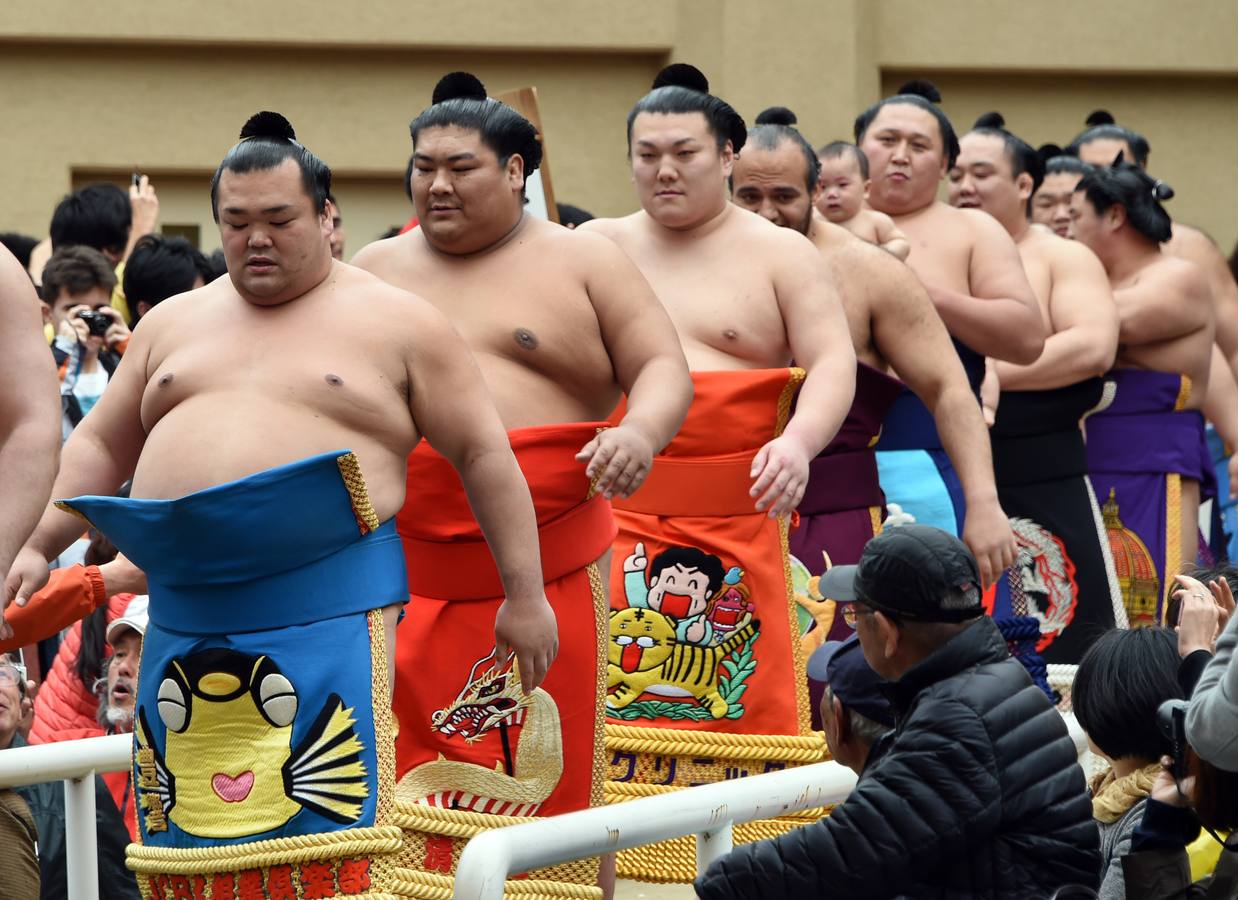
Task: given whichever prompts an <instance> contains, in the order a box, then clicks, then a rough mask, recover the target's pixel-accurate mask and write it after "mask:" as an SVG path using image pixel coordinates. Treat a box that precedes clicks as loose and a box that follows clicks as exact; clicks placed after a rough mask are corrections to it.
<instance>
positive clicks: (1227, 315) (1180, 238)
mask: <svg viewBox="0 0 1238 900" xmlns="http://www.w3.org/2000/svg"><path fill="white" fill-rule="evenodd" d="M1170 249H1171V252H1172V253H1173V255H1174V256H1177V257H1180V258H1181V259H1185V260H1188V261H1190V262H1193V263H1195V265H1197V266H1199V268H1200V269H1201V270H1202V271H1203V273H1204V276H1205V277H1206V278H1207V279H1208V286H1209V287H1210V288H1211V289H1212V303H1213V308H1214V313H1215V319H1216V342H1217V344H1219V345H1220V347H1221V352H1222V353H1224V354H1225V359H1226V361H1227V362H1228V364H1229V367H1230V369H1232V370H1233V372H1234V375H1235V377H1238V282H1235V281H1234V274H1233V272H1231V271H1230V269H1229V263H1228V262H1227V261H1226V259H1225V256H1224V255H1223V254H1222V253H1221V251H1220V250H1219V249H1218V248H1217V245H1216V244H1214V243H1213V242H1212V239H1211V238H1209V237H1208V236H1207V235H1206V234H1204V233H1203V232H1202V231H1199V230H1198V229H1196V228H1190V227H1188V226H1185V225H1177V224H1175V225H1174V240H1173V244H1172V247H1171V248H1170Z"/></svg>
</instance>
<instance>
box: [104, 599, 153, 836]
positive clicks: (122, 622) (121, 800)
mask: <svg viewBox="0 0 1238 900" xmlns="http://www.w3.org/2000/svg"><path fill="white" fill-rule="evenodd" d="M149 604H150V599H149V598H148V597H147V596H146V595H145V594H140V595H138V596H137V597H134V598H133V599H132V600H130V601H129V606H128V607H126V608H125V614H124V615H123V616H121V617H120V618H119V619H113V620H112V622H111V623H109V624H108V626H107V642H108V644H110V645H111V647H112V655H111V656H109V657H108V658H107V659H105V660H104V662H103V673H102V676H101V677H100V679H99V681H100V685H99V687H100V690H101V694H100V696H99V724H100V725H102V726H103V729H104V731H106V732H107V733H108V734H129V733H130V732H132V731H133V710H134V706H135V705H136V703H137V697H138V660H140V659H141V658H142V636H143V635H144V634H146V624H147V622H148V621H149V619H148V616H147V608H148V606H149ZM103 780H104V781H105V782H107V786H108V790H110V791H111V792H112V799H113V800H115V801H116V808H117V809H119V810H120V811H121V814H122V815H123V816H124V818H125V825H126V826H128V828H129V837H130V839H131V840H137V833H138V828H137V818H136V816H135V810H134V792H133V772H132V771H131V770H128V769H126V770H125V771H124V772H108V773H107V774H106V775H104V776H103Z"/></svg>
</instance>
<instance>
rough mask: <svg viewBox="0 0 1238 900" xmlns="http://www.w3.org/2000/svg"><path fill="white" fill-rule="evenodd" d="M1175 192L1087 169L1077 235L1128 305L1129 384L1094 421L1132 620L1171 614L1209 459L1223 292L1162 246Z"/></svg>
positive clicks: (1120, 383)
mask: <svg viewBox="0 0 1238 900" xmlns="http://www.w3.org/2000/svg"><path fill="white" fill-rule="evenodd" d="M1172 196H1173V191H1172V190H1171V189H1170V187H1169V185H1167V184H1165V183H1164V182H1163V181H1158V180H1155V179H1153V178H1152V177H1151V176H1149V175H1148V174H1147V173H1146V172H1145V171H1144V170H1143V169H1141V168H1140V167H1138V166H1136V165H1133V164H1132V163H1127V162H1119V163H1117V164H1116V165H1114V166H1105V167H1102V168H1098V169H1097V170H1096V171H1095V172H1093V173H1091V174H1090V175H1087V176H1085V177H1084V178H1083V180H1082V181H1080V182H1079V186H1078V188H1077V189H1076V191H1075V195H1074V198H1073V199H1072V200H1071V216H1072V218H1073V219H1074V225H1075V239H1076V240H1078V241H1079V242H1080V243H1082V244H1084V245H1085V246H1087V247H1088V248H1090V249H1091V250H1092V251H1093V252H1094V253H1095V254H1096V255H1097V256H1098V257H1100V261H1101V263H1102V265H1104V267H1105V271H1106V272H1107V273H1108V275H1109V285H1110V287H1111V288H1112V289H1113V297H1114V300H1115V301H1116V302H1117V307H1118V316H1119V323H1120V331H1119V335H1118V356H1117V364H1116V368H1115V369H1114V370H1113V372H1112V373H1111V378H1112V380H1113V381H1114V383H1115V384H1116V385H1117V393H1116V396H1115V398H1114V401H1113V403H1112V404H1110V405H1109V406H1108V407H1107V408H1105V409H1104V410H1102V411H1100V412H1098V413H1096V414H1094V415H1092V416H1089V417H1088V419H1087V422H1086V431H1087V457H1088V473H1089V475H1090V476H1091V479H1092V484H1093V485H1094V487H1095V488H1096V493H1097V495H1098V496H1099V497H1102V498H1105V509H1104V513H1105V520H1106V523H1105V524H1106V527H1107V528H1109V529H1110V531H1111V532H1114V533H1115V539H1116V540H1118V541H1121V542H1122V545H1123V546H1124V547H1125V548H1127V549H1128V551H1129V552H1128V553H1127V555H1128V556H1133V560H1132V561H1131V562H1129V566H1130V568H1129V569H1127V568H1126V567H1125V566H1124V567H1123V568H1122V569H1120V570H1119V572H1118V577H1119V579H1120V582H1121V583H1122V588H1123V591H1124V594H1125V597H1124V599H1125V602H1126V608H1127V611H1128V616H1129V618H1130V620H1131V625H1132V626H1136V625H1150V624H1154V623H1157V622H1160V621H1161V620H1162V618H1161V617H1162V609H1163V604H1164V599H1165V591H1166V589H1167V586H1168V579H1171V578H1172V577H1173V575H1175V574H1176V573H1177V572H1179V571H1180V570H1181V566H1182V565H1183V564H1184V563H1188V562H1190V561H1192V560H1194V559H1195V556H1196V552H1197V549H1198V525H1197V524H1196V523H1197V521H1198V517H1199V495H1200V481H1201V480H1202V478H1203V476H1204V471H1205V469H1206V462H1207V461H1206V460H1205V459H1203V458H1201V454H1200V440H1199V435H1200V429H1201V428H1202V420H1203V417H1202V416H1201V415H1200V412H1199V409H1200V406H1201V405H1202V404H1203V401H1204V397H1206V396H1207V392H1208V376H1209V370H1210V361H1211V354H1212V349H1213V334H1214V326H1213V307H1212V296H1211V292H1210V291H1209V289H1208V281H1207V279H1206V278H1205V276H1204V274H1203V273H1202V272H1201V271H1200V270H1199V268H1198V267H1197V266H1195V265H1194V264H1193V263H1190V262H1187V261H1185V260H1181V259H1177V258H1176V257H1173V256H1170V255H1168V254H1166V253H1163V252H1162V251H1161V244H1163V243H1164V242H1165V241H1167V240H1169V237H1170V219H1169V214H1168V213H1166V211H1165V209H1164V207H1162V206H1161V201H1162V200H1167V199H1169V198H1170V197H1172ZM1115 563H1120V561H1119V560H1117V559H1115Z"/></svg>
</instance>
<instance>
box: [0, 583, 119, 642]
mask: <svg viewBox="0 0 1238 900" xmlns="http://www.w3.org/2000/svg"><path fill="white" fill-rule="evenodd" d="M125 596H126V597H128V596H129V595H128V594H126V595H125ZM105 602H107V595H106V594H105V593H104V586H103V576H102V575H101V574H100V573H99V567H98V566H68V567H66V568H63V569H53V570H52V574H51V576H50V577H49V578H48V579H47V584H46V585H44V587H43V590H41V591H38V592H37V593H36V594H35V595H34V596H33V597H31V598H30V602H29V603H27V604H26V605H25V606H12V605H10V606H9V608H8V609H6V610H5V611H4V617H5V621H7V622H8V623H9V625H10V626H12V628H13V637H11V638H9V639H8V640H7V641H0V653H7V652H9V651H12V650H16V649H18V648H19V647H25V646H26V645H28V644H37V643H38V642H39V641H41V640H44V639H46V638H49V637H51V636H52V635H54V634H59V633H60V632H61V631H63V630H64V629H66V628H68V627H69V626H70V625H72V624H73V623H74V622H77V621H80V620H82V619H84V618H86V617H87V616H88V615H90V614H91V613H92V612H94V611H95V610H96V609H98V608H99V607H100V606H102V605H103V604H104V603H105ZM74 652H75V653H76V652H77V651H76V649H75V650H74Z"/></svg>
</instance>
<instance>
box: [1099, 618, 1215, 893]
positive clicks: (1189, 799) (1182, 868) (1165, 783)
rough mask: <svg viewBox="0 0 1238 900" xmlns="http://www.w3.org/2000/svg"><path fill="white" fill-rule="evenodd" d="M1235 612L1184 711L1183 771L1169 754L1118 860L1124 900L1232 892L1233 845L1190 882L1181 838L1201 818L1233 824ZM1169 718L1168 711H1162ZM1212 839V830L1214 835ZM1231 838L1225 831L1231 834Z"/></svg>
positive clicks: (1191, 835)
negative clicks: (1181, 774)
mask: <svg viewBox="0 0 1238 900" xmlns="http://www.w3.org/2000/svg"><path fill="white" fill-rule="evenodd" d="M1235 646H1238V616H1236V617H1231V618H1230V620H1229V623H1228V624H1227V625H1226V627H1225V631H1224V632H1222V634H1221V636H1220V638H1219V639H1218V640H1217V653H1216V656H1215V657H1213V659H1212V661H1211V662H1210V663H1209V664H1208V667H1207V669H1205V670H1204V674H1203V677H1202V678H1201V679H1200V680H1199V684H1198V685H1197V686H1196V689H1195V695H1194V697H1192V698H1191V701H1190V704H1189V706H1188V707H1187V710H1186V715H1185V729H1184V730H1185V737H1186V743H1187V745H1188V746H1187V747H1186V748H1185V751H1184V754H1183V755H1184V756H1185V760H1183V761H1184V762H1185V763H1186V767H1187V771H1188V777H1186V778H1184V779H1182V781H1181V783H1179V782H1178V780H1177V779H1176V778H1175V777H1174V774H1173V772H1172V767H1173V765H1174V764H1175V762H1176V761H1175V760H1172V759H1169V758H1166V759H1163V760H1162V764H1163V765H1164V766H1165V768H1164V770H1163V771H1162V772H1161V773H1160V775H1159V776H1158V778H1157V780H1156V782H1155V783H1154V784H1153V786H1152V796H1151V798H1150V799H1149V800H1148V802H1147V806H1146V810H1145V812H1144V817H1143V821H1141V822H1140V823H1139V826H1138V827H1137V828H1136V829H1135V834H1134V838H1133V840H1132V841H1131V850H1132V852H1131V853H1130V854H1129V855H1127V856H1125V857H1124V858H1123V859H1122V868H1123V870H1124V872H1125V876H1126V896H1127V897H1129V898H1131V900H1165V898H1170V897H1200V898H1210V900H1211V898H1221V897H1224V898H1235V897H1238V848H1235V847H1233V846H1230V845H1229V844H1226V846H1225V849H1224V850H1223V852H1222V853H1221V855H1220V859H1219V861H1218V862H1217V864H1216V869H1215V872H1214V873H1213V875H1212V876H1211V877H1206V878H1204V879H1202V880H1201V881H1199V882H1196V883H1195V884H1193V885H1192V883H1191V867H1190V865H1189V862H1188V858H1187V852H1186V845H1187V844H1189V843H1191V841H1193V840H1195V837H1196V835H1198V834H1199V825H1200V824H1201V823H1202V824H1203V825H1204V826H1206V827H1207V828H1209V829H1211V831H1212V832H1213V834H1214V836H1215V832H1216V831H1219V830H1229V831H1230V832H1233V831H1234V830H1235V829H1238V658H1235V655H1234V648H1235ZM1170 718H1172V717H1170ZM1216 839H1217V840H1220V838H1219V837H1217V838H1216ZM1230 840H1231V842H1232V841H1233V838H1232V837H1231V839H1230Z"/></svg>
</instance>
